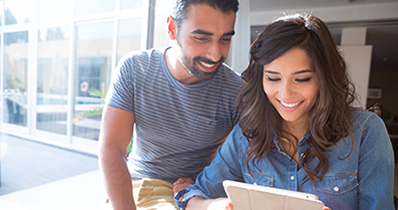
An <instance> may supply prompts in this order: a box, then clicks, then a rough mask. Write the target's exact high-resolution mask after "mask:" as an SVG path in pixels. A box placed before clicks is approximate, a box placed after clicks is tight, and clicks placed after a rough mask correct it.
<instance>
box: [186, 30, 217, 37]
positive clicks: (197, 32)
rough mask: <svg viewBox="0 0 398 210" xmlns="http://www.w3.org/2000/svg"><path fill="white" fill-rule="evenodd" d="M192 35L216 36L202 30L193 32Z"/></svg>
mask: <svg viewBox="0 0 398 210" xmlns="http://www.w3.org/2000/svg"><path fill="white" fill-rule="evenodd" d="M191 34H201V35H206V36H212V35H214V34H213V33H211V32H208V31H204V30H201V29H196V30H195V31H192V32H191Z"/></svg>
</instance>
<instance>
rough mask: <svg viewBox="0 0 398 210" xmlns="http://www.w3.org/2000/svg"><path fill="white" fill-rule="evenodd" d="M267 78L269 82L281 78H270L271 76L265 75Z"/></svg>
mask: <svg viewBox="0 0 398 210" xmlns="http://www.w3.org/2000/svg"><path fill="white" fill-rule="evenodd" d="M267 79H268V81H271V82H277V81H279V80H281V79H279V78H271V77H268V76H267Z"/></svg>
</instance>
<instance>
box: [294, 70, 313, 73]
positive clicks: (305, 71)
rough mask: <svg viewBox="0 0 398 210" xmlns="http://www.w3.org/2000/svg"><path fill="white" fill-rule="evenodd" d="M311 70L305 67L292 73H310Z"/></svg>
mask: <svg viewBox="0 0 398 210" xmlns="http://www.w3.org/2000/svg"><path fill="white" fill-rule="evenodd" d="M312 72H314V71H312V70H308V69H306V70H301V71H296V72H294V73H293V74H303V73H312Z"/></svg>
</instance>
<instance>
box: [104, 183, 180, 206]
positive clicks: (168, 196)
mask: <svg viewBox="0 0 398 210" xmlns="http://www.w3.org/2000/svg"><path fill="white" fill-rule="evenodd" d="M132 184H133V196H134V202H135V205H136V207H137V210H178V207H177V206H176V204H175V202H174V192H173V184H171V183H169V182H166V181H163V180H159V179H142V180H139V181H133V182H132ZM111 209H112V205H111V204H110V202H108V203H107V204H105V205H104V206H103V207H101V210H111Z"/></svg>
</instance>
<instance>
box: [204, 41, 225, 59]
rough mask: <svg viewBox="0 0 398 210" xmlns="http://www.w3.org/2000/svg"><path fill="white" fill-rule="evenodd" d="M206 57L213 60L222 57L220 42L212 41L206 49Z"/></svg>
mask: <svg viewBox="0 0 398 210" xmlns="http://www.w3.org/2000/svg"><path fill="white" fill-rule="evenodd" d="M206 57H207V59H209V60H211V61H214V62H218V61H220V59H221V57H222V53H221V44H220V43H218V42H213V43H212V44H211V45H210V46H209V48H208V50H207V53H206Z"/></svg>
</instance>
